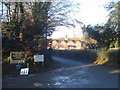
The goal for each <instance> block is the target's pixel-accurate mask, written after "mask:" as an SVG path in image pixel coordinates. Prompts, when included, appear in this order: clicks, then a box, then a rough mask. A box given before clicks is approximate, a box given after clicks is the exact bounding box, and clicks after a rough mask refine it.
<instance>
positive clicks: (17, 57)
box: [10, 52, 25, 63]
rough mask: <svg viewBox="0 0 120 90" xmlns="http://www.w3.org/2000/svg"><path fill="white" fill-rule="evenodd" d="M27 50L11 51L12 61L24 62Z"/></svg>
mask: <svg viewBox="0 0 120 90" xmlns="http://www.w3.org/2000/svg"><path fill="white" fill-rule="evenodd" d="M24 59H25V52H10V63H24V62H25V61H24Z"/></svg>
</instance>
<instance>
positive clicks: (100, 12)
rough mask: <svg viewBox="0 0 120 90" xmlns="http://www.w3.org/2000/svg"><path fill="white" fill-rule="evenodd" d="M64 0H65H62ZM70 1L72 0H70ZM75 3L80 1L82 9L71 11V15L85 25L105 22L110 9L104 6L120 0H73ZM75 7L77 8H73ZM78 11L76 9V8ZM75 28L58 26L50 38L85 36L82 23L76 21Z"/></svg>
mask: <svg viewBox="0 0 120 90" xmlns="http://www.w3.org/2000/svg"><path fill="white" fill-rule="evenodd" d="M62 1H64V0H62ZM68 1H70V0H68ZM71 1H72V2H73V3H79V4H80V5H79V7H80V9H79V10H77V12H71V13H70V14H69V15H70V17H71V19H72V20H73V21H74V20H75V19H77V20H78V21H80V22H82V23H83V24H85V25H92V26H94V25H96V24H105V23H106V22H107V20H108V18H109V17H108V15H109V11H107V10H106V9H105V8H104V5H105V4H107V3H108V2H111V1H114V2H115V1H119V0H71ZM71 9H73V10H74V9H75V8H71ZM75 11H76V10H75ZM74 23H75V28H68V27H65V26H59V27H56V31H55V32H53V34H52V35H51V37H48V38H63V37H65V36H66V35H67V36H68V37H69V38H72V37H74V38H75V37H76V38H81V37H83V33H82V29H81V26H82V25H81V24H79V23H77V22H74Z"/></svg>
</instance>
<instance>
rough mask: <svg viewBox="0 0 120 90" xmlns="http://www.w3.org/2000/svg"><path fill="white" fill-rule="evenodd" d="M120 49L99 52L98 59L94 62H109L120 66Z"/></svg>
mask: <svg viewBox="0 0 120 90" xmlns="http://www.w3.org/2000/svg"><path fill="white" fill-rule="evenodd" d="M119 53H120V50H110V51H107V52H105V51H101V52H98V53H97V56H98V57H97V60H96V61H95V62H94V63H98V64H109V65H115V66H118V64H119V63H120V59H119V57H118V55H119Z"/></svg>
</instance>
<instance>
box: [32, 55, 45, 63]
mask: <svg viewBox="0 0 120 90" xmlns="http://www.w3.org/2000/svg"><path fill="white" fill-rule="evenodd" d="M34 62H44V55H34Z"/></svg>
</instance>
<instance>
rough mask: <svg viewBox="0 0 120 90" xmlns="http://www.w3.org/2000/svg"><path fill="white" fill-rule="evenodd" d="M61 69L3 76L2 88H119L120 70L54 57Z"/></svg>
mask: <svg viewBox="0 0 120 90" xmlns="http://www.w3.org/2000/svg"><path fill="white" fill-rule="evenodd" d="M52 58H53V60H56V61H58V62H59V64H60V67H59V68H58V69H54V70H52V71H48V72H42V73H38V74H29V75H28V76H20V75H7V76H3V83H2V85H3V87H2V88H118V73H119V72H120V70H118V69H117V68H115V67H108V66H98V65H95V64H91V63H87V62H84V61H82V60H81V61H75V60H70V59H65V58H61V57H56V56H54V57H52Z"/></svg>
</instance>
